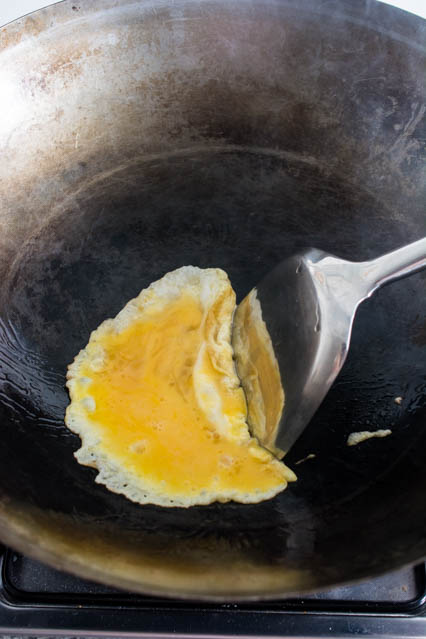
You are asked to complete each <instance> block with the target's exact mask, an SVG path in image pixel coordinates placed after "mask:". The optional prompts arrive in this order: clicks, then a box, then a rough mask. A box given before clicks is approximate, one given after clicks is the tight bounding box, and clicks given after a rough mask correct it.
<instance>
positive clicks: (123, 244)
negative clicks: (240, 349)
mask: <svg viewBox="0 0 426 639" xmlns="http://www.w3.org/2000/svg"><path fill="white" fill-rule="evenodd" d="M338 6H339V7H340V8H339V9H336V11H335V12H334V13H333V15H332V17H330V15H329V13H327V14H326V15H325V17H324V16H322V18H321V19H320V20H319V15H318V13H317V11H320V10H321V11H322V10H324V11H328V9H327V8H324V7H319V5H318V4H317V3H314V5H312V6H311V3H310V1H309V0H306V1H305V0H304V1H303V2H302V3H301V2H297V3H295V4H293V3H291V2H289V3H287V2H285V3H284V2H283V3H275V2H270V1H269V0H265V2H259V3H251V2H249V1H248V0H239V2H238V3H236V4H235V5H234V4H233V3H232V2H227V3H224V4H221V3H220V2H219V1H218V2H216V1H215V2H210V0H209V1H207V0H206V1H205V2H201V3H200V2H192V1H190V0H188V1H187V0H185V1H182V2H178V3H177V4H176V3H174V4H173V7H172V8H170V7H168V6H167V3H161V4H160V5H158V7H157V8H156V10H155V11H152V10H151V8H150V5H149V3H148V2H147V3H144V2H142V3H132V2H127V0H119V1H115V0H108V1H107V0H105V1H104V0H103V1H102V2H98V0H90V2H89V1H88V3H87V4H85V5H84V7H80V5H79V7H78V8H77V9H76V6H75V5H73V4H72V3H70V2H68V0H66V1H65V2H63V3H60V4H58V5H55V7H52V8H49V9H46V10H43V11H42V12H40V14H37V15H36V18H34V17H29V18H27V19H26V22H25V25H26V28H27V30H28V33H29V35H28V40H26V38H25V37H23V38H22V39H20V38H21V36H22V33H21V30H22V29H21V30H20V29H19V28H18V27H16V28H15V27H14V26H13V25H11V26H10V27H8V32H7V33H8V38H7V39H5V49H4V51H3V52H2V51H0V56H4V59H3V58H2V59H1V60H0V63H1V65H0V71H2V72H3V73H6V76H5V79H4V78H3V76H1V75H0V80H2V78H3V81H4V86H5V87H6V89H7V91H8V95H9V93H10V96H11V100H15V102H14V104H15V103H16V105H17V106H16V108H15V109H14V110H13V112H12V111H11V112H10V113H9V112H8V113H9V119H3V120H2V119H0V124H1V125H2V126H3V128H4V129H5V130H4V131H3V129H2V128H0V140H1V141H2V142H4V153H5V160H4V161H2V163H1V164H0V171H1V173H0V178H1V180H0V195H1V197H2V207H1V209H0V214H1V221H2V225H3V226H2V229H3V230H4V233H3V234H2V237H1V242H2V244H1V251H0V282H1V285H0V424H1V434H2V445H1V446H0V537H1V538H2V539H3V541H4V542H6V543H7V544H8V545H13V546H14V547H15V548H16V549H18V550H20V551H22V552H24V553H28V554H29V555H31V556H32V557H35V558H39V559H42V560H44V561H47V562H48V563H49V562H50V563H51V564H53V565H56V566H57V567H59V568H63V569H66V570H69V571H71V572H74V573H76V574H79V575H80V576H85V577H87V578H90V579H94V580H97V581H103V582H105V583H109V584H114V585H116V586H117V585H119V586H121V587H122V588H125V589H127V590H136V591H139V592H148V593H151V594H155V595H156V596H164V595H165V594H178V593H179V594H183V595H185V596H188V597H193V598H195V599H197V600H199V599H200V598H201V599H202V598H204V597H210V598H215V597H216V598H217V599H219V600H226V601H227V600H229V599H230V598H233V599H241V598H255V599H258V598H275V597H277V596H278V595H280V596H283V595H289V594H294V593H295V592H299V593H300V592H305V591H309V590H314V589H316V588H321V587H330V586H331V585H333V584H338V583H342V582H346V581H348V580H351V579H352V580H354V579H365V578H367V577H372V576H375V575H377V574H379V573H382V572H384V571H385V570H391V569H393V568H397V567H400V566H401V565H403V564H405V563H409V562H417V561H418V560H419V559H420V558H421V557H423V556H424V555H426V534H425V531H426V511H425V509H424V507H423V504H424V495H425V492H426V465H425V463H424V450H425V444H426V441H425V438H426V431H425V428H424V425H425V416H426V413H425V410H426V409H425V397H426V378H425V369H424V362H425V340H424V328H425V315H426V313H425V303H426V300H425V296H424V283H425V279H424V274H421V273H420V274H417V275H415V276H413V277H411V278H410V279H409V280H405V281H403V282H398V283H395V284H394V285H393V286H392V287H389V288H386V289H383V290H381V291H379V292H378V294H377V295H376V296H375V297H374V298H373V299H371V300H369V301H367V302H365V303H364V304H363V305H362V307H361V308H360V311H359V312H358V315H357V319H356V322H355V327H354V333H353V339H352V346H351V351H350V354H349V357H348V359H347V361H346V364H345V367H344V369H343V371H342V374H341V376H340V377H339V379H338V381H337V383H336V384H335V385H334V386H333V388H332V390H331V391H330V393H329V395H328V396H327V398H326V400H325V402H324V403H323V405H322V406H321V407H320V410H319V411H318V413H317V414H316V416H315V418H314V419H313V421H312V423H311V425H310V427H309V428H308V429H307V430H306V431H305V433H304V434H303V437H302V438H301V439H300V440H299V441H298V442H297V444H296V446H295V447H294V448H293V449H292V451H291V454H290V455H289V456H288V458H287V459H288V464H289V466H290V467H293V468H295V470H296V472H297V474H298V477H299V480H298V482H297V483H296V484H294V485H292V486H291V487H289V488H288V489H287V490H286V491H285V492H283V493H282V494H280V495H278V496H277V497H276V498H275V499H273V500H270V501H267V502H264V503H261V504H257V505H243V504H233V503H229V504H212V505H210V506H206V507H193V508H190V509H178V508H173V509H171V508H158V507H155V506H149V505H146V506H140V505H137V504H134V503H132V502H130V501H128V500H127V499H126V498H125V497H123V496H121V495H116V494H113V493H111V492H109V491H108V490H107V489H106V488H105V487H103V486H100V485H98V484H96V483H95V482H94V477H95V475H96V473H95V471H94V470H93V469H90V468H84V467H82V466H80V465H79V464H77V462H76V461H75V459H74V457H73V454H72V453H73V452H74V451H75V450H76V449H77V448H78V447H79V440H78V438H77V437H76V436H74V435H73V434H72V433H70V432H69V431H68V430H67V429H66V428H65V426H64V423H63V417H64V411H65V407H66V405H67V403H68V396H67V393H66V390H65V387H64V382H65V373H66V367H67V365H68V364H69V363H70V362H71V361H72V359H73V357H74V356H75V355H76V354H77V352H78V351H79V349H80V348H82V347H83V346H84V345H85V344H86V343H87V341H88V338H89V335H90V332H91V331H92V330H93V329H95V328H96V327H97V326H98V325H99V323H100V322H101V321H102V320H104V319H105V318H106V317H111V316H114V315H115V314H116V313H117V312H118V311H119V310H120V308H121V307H122V306H123V305H124V304H125V302H127V301H128V300H129V299H130V298H132V297H134V296H135V295H137V294H138V293H139V291H140V290H141V289H142V288H144V287H146V286H147V285H148V284H149V283H151V282H152V281H153V280H155V279H157V278H159V277H161V276H162V275H163V274H164V273H165V272H167V271H169V270H171V269H174V268H177V267H179V266H182V265H185V264H193V265H196V266H200V267H207V266H212V267H221V268H223V269H225V270H226V271H227V272H228V274H229V276H230V279H231V282H232V284H233V286H234V288H235V290H236V292H237V296H238V300H240V299H241V298H242V297H243V296H244V295H245V294H246V293H247V292H248V291H249V290H250V289H251V288H252V287H253V285H254V284H255V283H256V282H257V281H259V279H260V278H261V277H262V276H263V275H264V274H265V273H266V272H267V271H269V270H270V269H271V268H272V267H274V266H275V265H276V264H277V263H278V262H280V261H281V260H282V259H284V258H285V257H286V256H288V255H290V254H292V253H294V252H295V251H297V250H298V249H300V248H303V247H305V246H308V245H314V246H318V247H321V248H322V249H324V250H326V251H329V252H334V253H336V254H338V255H339V256H342V257H344V258H347V259H353V260H365V259H369V258H372V257H374V256H376V255H378V254H381V253H384V252H386V251H389V250H391V249H394V248H396V247H397V246H402V245H403V244H406V243H408V242H409V241H413V240H415V239H417V238H418V237H420V236H422V235H424V234H425V230H426V228H425V217H424V208H423V204H424V200H423V199H422V189H421V187H422V185H423V182H422V178H421V176H422V173H421V166H422V165H421V161H420V141H421V140H422V139H423V138H422V126H423V123H424V119H422V118H423V115H424V112H423V110H422V104H423V102H422V95H423V93H424V90H423V89H424V87H422V86H421V84H420V83H419V73H418V69H419V68H420V66H421V64H422V60H423V58H422V56H423V54H424V47H423V48H422V45H421V44H420V43H417V44H416V38H417V39H419V37H420V35H421V33H420V31H419V29H418V27H417V23H416V22H415V21H414V19H413V18H406V17H405V18H404V19H402V21H401V20H400V19H399V17H398V20H397V19H396V18H394V16H396V14H394V13H393V12H392V10H391V9H389V8H387V7H380V8H377V7H375V5H374V7H375V8H372V7H371V6H370V4H369V6H368V11H367V13H366V14H364V9H365V8H364V5H362V4H360V5H359V7H358V5H356V6H355V5H354V4H353V3H351V2H348V3H345V2H342V4H339V5H338ZM357 12H359V14H358V13H357ZM367 14H368V16H367ZM366 16H367V17H366ZM320 17H321V16H320ZM395 30H397V31H398V33H400V35H399V36H398V38H396V37H394V35H395ZM24 32H25V29H24ZM303 38H304V39H305V44H303V45H302V44H301V42H302V39H303ZM35 41H37V42H38V43H39V46H37V47H35V46H34V42H35ZM265 42H268V47H265V46H264V43H265ZM230 43H232V47H231V46H230ZM348 43H351V44H350V46H349V44H348ZM413 43H414V44H413ZM305 45H306V46H305ZM355 45H356V51H355V49H354V48H353V47H355ZM29 47H31V60H32V62H31V66H29V62H28V60H29V59H30V58H29V56H28V55H27V54H28V50H29ZM351 47H352V48H351ZM354 51H355V53H356V55H354ZM52 55H53V56H54V57H55V55H56V56H57V57H56V58H55V60H54V61H53V60H52ZM32 56H34V57H32ZM3 62H4V65H3ZM37 64H38V65H39V67H38V68H40V69H43V70H44V71H43V73H44V75H43V77H42V79H40V78H39V76H37V75H34V73H33V67H34V65H37ZM366 68H368V70H369V75H368V77H367V76H366V75H365V73H366V72H365V69H366ZM5 69H6V71H4V70H5ZM266 70H267V72H266ZM8 73H9V75H7V74H8ZM377 78H379V80H377ZM373 80H374V82H373ZM376 80H377V81H376ZM16 82H18V83H19V87H18V88H17V87H16V86H15V84H14V83H16ZM20 100H21V101H20ZM18 107H19V108H18ZM37 109H38V110H37ZM9 123H10V127H11V130H10V131H9V129H8V128H7V127H8V126H9ZM401 127H402V128H401ZM401 131H402V132H401ZM18 168H19V170H18ZM290 310H291V309H290ZM396 397H403V401H402V403H401V405H398V404H397V403H395V401H394V399H395V398H396ZM379 428H391V429H392V435H391V436H390V437H388V438H386V439H383V440H372V441H369V442H366V443H364V444H361V445H360V446H357V447H351V448H348V447H347V446H346V439H347V436H348V435H349V433H350V432H352V431H358V430H375V429H379ZM310 453H314V454H315V458H313V459H310V460H308V461H306V462H304V463H303V464H300V465H298V466H295V465H294V464H295V462H296V461H298V460H299V459H301V458H304V457H306V456H307V455H308V454H310Z"/></svg>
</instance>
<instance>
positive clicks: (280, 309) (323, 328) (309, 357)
mask: <svg viewBox="0 0 426 639" xmlns="http://www.w3.org/2000/svg"><path fill="white" fill-rule="evenodd" d="M425 266H426V238H423V239H421V240H418V241H417V242H413V243H412V244H409V245H408V246H404V247H403V248H400V249H398V250H396V251H393V252H392V253H388V254H386V255H383V256H382V257H378V258H377V259H375V260H371V261H368V262H348V261H347V260H343V259H340V258H338V257H335V256H334V255H330V254H328V253H325V252H324V251H321V250H319V249H315V248H311V249H307V250H305V251H303V252H301V253H299V254H297V255H294V256H293V257H290V258H288V259H286V260H284V261H283V262H281V263H280V264H279V265H278V266H277V267H276V268H274V269H273V270H272V271H271V272H270V273H269V274H268V275H267V276H266V277H264V278H263V280H262V281H261V282H260V283H259V284H258V285H257V287H256V289H255V291H252V294H253V293H255V296H256V298H257V300H258V302H259V303H260V308H261V317H262V319H263V321H264V322H265V324H266V328H267V331H268V332H269V336H270V338H271V343H272V347H273V351H274V353H275V357H276V361H277V364H278V368H279V373H280V375H281V383H282V386H283V388H284V397H285V401H284V409H283V410H282V413H281V417H280V418H278V421H277V424H276V425H275V428H274V433H273V445H272V446H271V437H270V434H269V442H263V443H264V444H265V445H266V446H267V447H269V448H271V449H274V450H275V451H276V450H277V449H278V450H280V451H282V452H283V453H284V454H285V453H287V452H288V451H289V449H290V448H291V446H292V445H293V444H294V442H295V441H296V439H297V438H298V437H299V435H300V434H301V433H302V432H303V430H304V429H305V427H306V426H307V424H308V422H309V420H310V419H311V417H312V416H313V414H314V413H315V411H316V410H317V408H318V406H319V405H320V403H321V402H322V400H323V399H324V397H325V395H326V394H327V392H328V390H329V388H330V386H331V385H332V383H333V382H334V380H335V379H336V377H337V375H338V374H339V372H340V369H341V368H342V366H343V363H344V361H345V358H346V355H347V353H348V349H349V343H350V338H351V331H352V324H353V321H354V317H355V313H356V310H357V308H358V306H359V304H360V303H361V302H362V301H363V300H365V299H366V298H368V297H370V296H371V295H372V293H374V291H376V290H377V289H378V288H379V287H380V286H383V284H387V283H388V282H392V281H393V280H396V279H399V278H401V277H405V276H407V275H410V274H412V273H415V272H416V271H419V270H420V269H423V268H425ZM425 294H426V290H425ZM243 302H244V301H243ZM243 302H242V303H241V304H243ZM256 303H257V302H256ZM241 304H240V307H241ZM237 312H238V311H237ZM401 313H404V309H403V308H401ZM246 328H247V324H246ZM244 330H245V329H244ZM247 330H248V329H247ZM271 343H269V346H268V348H269V349H270V346H271ZM259 344H260V342H259V340H257V342H256V346H255V347H254V346H251V347H250V349H249V357H250V360H251V362H252V364H253V366H254V369H257V370H258V371H262V370H265V366H264V365H263V366H262V365H259V366H257V364H258V363H259V362H261V361H262V358H263V359H264V356H265V353H264V352H262V349H263V348H266V347H267V345H264V346H263V347H260V346H259ZM237 369H238V373H239V375H240V378H241V380H242V383H243V387H246V382H248V381H249V380H247V379H246V380H245V379H244V375H242V374H241V371H240V367H239V366H238V358H237ZM254 369H253V370H254ZM260 381H262V380H260ZM260 388H262V385H261V384H260ZM263 389H264V390H263V398H261V401H263V402H264V403H265V404H267V402H268V401H269V402H271V397H272V396H275V395H274V392H273V391H272V392H271V389H270V388H269V387H268V384H264V385H263ZM268 393H269V396H268ZM267 408H268V407H267V406H266V408H265V412H267ZM249 422H250V402H249ZM256 434H258V433H256ZM258 436H259V434H258ZM260 439H265V437H264V436H263V435H262V434H260Z"/></svg>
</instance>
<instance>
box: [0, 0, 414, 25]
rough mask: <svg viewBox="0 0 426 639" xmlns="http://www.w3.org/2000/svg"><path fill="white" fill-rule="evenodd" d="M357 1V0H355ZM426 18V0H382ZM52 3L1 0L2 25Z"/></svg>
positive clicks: (31, 0) (30, 0)
mask: <svg viewBox="0 0 426 639" xmlns="http://www.w3.org/2000/svg"><path fill="white" fill-rule="evenodd" d="M354 1H355V0H354ZM380 2H385V3H386V4H391V5H393V6H395V7H399V8H400V9H404V10H405V11H409V12H410V13H415V14H417V15H419V16H422V17H423V18H426V0H380ZM49 4H52V3H51V2H48V0H0V25H3V24H7V23H8V22H10V21H11V20H15V18H19V17H20V16H23V15H25V14H26V13H30V12H31V11H35V10H36V9H41V7H46V6H47V5H49Z"/></svg>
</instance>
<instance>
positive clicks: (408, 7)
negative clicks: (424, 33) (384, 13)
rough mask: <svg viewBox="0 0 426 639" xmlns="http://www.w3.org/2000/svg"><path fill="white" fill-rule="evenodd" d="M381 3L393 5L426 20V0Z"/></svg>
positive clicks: (386, 0)
mask: <svg viewBox="0 0 426 639" xmlns="http://www.w3.org/2000/svg"><path fill="white" fill-rule="evenodd" d="M380 2H384V3H385V4H391V5H392V6H393V7H399V8H400V9H404V11H409V12H410V13H415V14H416V15H418V16H421V17H422V18H426V0H380Z"/></svg>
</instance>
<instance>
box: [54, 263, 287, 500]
mask: <svg viewBox="0 0 426 639" xmlns="http://www.w3.org/2000/svg"><path fill="white" fill-rule="evenodd" d="M234 310H235V293H234V291H233V289H232V287H231V284H230V282H229V279H228V277H227V275H226V273H225V272H224V271H222V270H220V269H199V268H196V267H192V266H186V267H182V268H180V269H177V270H175V271H173V272H171V273H168V274H167V275H165V276H164V277H163V278H162V279H160V280H158V281H157V282H154V283H153V284H151V286H149V287H148V288H147V289H145V290H143V291H142V292H141V293H140V294H139V296H138V297H136V298H135V299H133V300H131V301H130V302H128V304H126V306H125V307H124V308H123V309H122V311H120V313H119V314H118V315H117V316H116V317H115V319H109V320H106V321H105V322H103V323H102V324H101V325H100V326H99V328H98V329H96V330H95V331H94V332H93V333H92V334H91V336H90V340H89V343H88V344H87V346H86V347H85V348H84V349H83V350H82V351H81V352H80V353H79V354H78V355H77V357H76V358H75V360H74V362H73V363H72V364H71V365H70V366H69V368H68V375H67V386H68V389H69V393H70V398H71V403H70V405H69V406H68V408H67V411H66V417H65V421H66V424H67V426H68V428H69V429H70V430H72V431H73V432H75V433H77V434H78V435H79V436H80V438H81V442H82V445H81V448H80V449H79V450H78V451H77V452H76V453H75V456H76V458H77V460H78V462H79V463H81V464H84V465H88V466H93V467H95V468H96V469H97V470H98V474H97V477H96V481H97V482H98V483H102V484H105V485H106V486H107V488H109V489H110V490H111V491H114V492H117V493H122V494H123V495H125V496H126V497H128V498H129V499H131V500H133V501H135V502H138V503H151V504H158V505H162V506H184V507H186V506H191V505H195V504H209V503H211V502H214V501H221V502H226V501H229V500H234V501H238V502H244V503H251V502H259V501H262V500H264V499H268V498H270V497H273V496H274V495H276V494H277V493H278V492H280V491H281V490H283V489H284V488H285V487H286V486H287V482H289V481H294V480H295V475H294V473H293V472H292V471H291V470H290V469H289V468H287V467H286V466H285V465H284V464H283V463H282V462H280V461H278V460H277V459H276V458H275V457H274V456H273V455H272V454H271V452H269V451H268V450H266V449H265V448H263V447H262V446H261V445H260V444H259V442H258V440H257V439H256V438H255V437H253V436H251V434H250V432H249V428H248V423H247V405H246V400H245V396H244V392H243V390H242V387H241V384H240V380H239V378H238V376H237V374H236V370H235V366H234V361H233V349H232V345H231V329H232V319H233V313H234Z"/></svg>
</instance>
